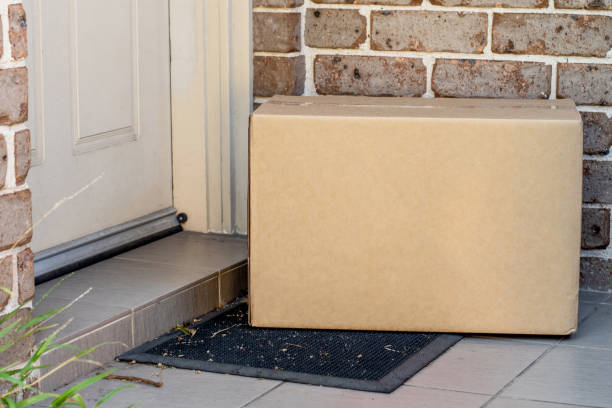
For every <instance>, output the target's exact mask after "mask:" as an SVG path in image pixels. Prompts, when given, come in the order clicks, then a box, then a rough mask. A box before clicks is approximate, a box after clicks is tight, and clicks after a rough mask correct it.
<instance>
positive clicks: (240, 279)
mask: <svg viewBox="0 0 612 408" xmlns="http://www.w3.org/2000/svg"><path fill="white" fill-rule="evenodd" d="M248 287H249V266H248V265H247V264H246V263H244V264H242V265H240V266H238V267H236V268H232V269H230V270H228V271H225V272H221V273H220V274H219V305H220V306H221V305H226V304H228V303H230V302H231V301H233V300H234V299H236V298H237V297H238V296H241V295H244V294H246V293H247V290H248Z"/></svg>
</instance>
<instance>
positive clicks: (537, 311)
mask: <svg viewBox="0 0 612 408" xmlns="http://www.w3.org/2000/svg"><path fill="white" fill-rule="evenodd" d="M255 123H256V127H254V129H253V130H254V131H253V134H252V143H251V152H250V154H251V218H250V220H251V221H250V222H251V231H250V239H251V246H250V248H251V249H250V250H251V254H250V262H251V278H252V279H251V287H250V294H251V307H253V306H254V308H252V309H251V310H252V315H251V319H252V323H253V324H254V325H257V326H268V327H305V328H335V329H373V330H408V331H447V332H481V333H534V334H536V333H538V334H560V333H567V332H568V331H572V330H574V329H575V326H576V314H577V294H578V268H579V251H580V205H581V203H580V201H581V198H580V197H581V172H582V165H581V152H582V141H581V134H580V129H579V128H580V123H579V122H575V121H560V122H540V121H525V122H520V121H503V120H499V121H492V120H486V121H480V120H462V121H461V122H460V123H457V122H456V121H453V120H440V119H437V120H431V119H429V120H428V119H402V118H385V119H380V118H378V119H373V118H370V119H368V118H344V119H343V118H330V117H317V118H312V117H303V118H300V117H283V116H278V117H274V116H261V117H259V118H257V120H256V122H255Z"/></svg>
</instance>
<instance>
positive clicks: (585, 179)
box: [582, 160, 612, 203]
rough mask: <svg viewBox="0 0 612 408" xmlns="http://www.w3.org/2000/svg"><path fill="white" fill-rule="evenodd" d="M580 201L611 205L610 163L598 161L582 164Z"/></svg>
mask: <svg viewBox="0 0 612 408" xmlns="http://www.w3.org/2000/svg"><path fill="white" fill-rule="evenodd" d="M582 201H583V202H585V203H612V162H610V161H599V160H585V161H584V162H583V164H582Z"/></svg>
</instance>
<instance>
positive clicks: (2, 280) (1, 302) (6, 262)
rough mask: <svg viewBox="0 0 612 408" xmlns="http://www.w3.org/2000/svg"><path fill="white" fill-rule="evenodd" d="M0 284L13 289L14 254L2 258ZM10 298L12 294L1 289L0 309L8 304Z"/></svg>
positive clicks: (0, 262) (0, 261)
mask: <svg viewBox="0 0 612 408" xmlns="http://www.w3.org/2000/svg"><path fill="white" fill-rule="evenodd" d="M0 286H4V287H5V288H6V289H8V290H11V291H12V290H13V256H6V257H4V258H2V259H0ZM10 298H11V295H9V294H8V293H6V292H5V291H3V290H0V309H2V308H4V306H6V304H7V303H8V301H9V299H10Z"/></svg>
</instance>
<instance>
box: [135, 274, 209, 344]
mask: <svg viewBox="0 0 612 408" xmlns="http://www.w3.org/2000/svg"><path fill="white" fill-rule="evenodd" d="M218 292H219V290H218V287H217V278H216V277H215V278H212V279H210V280H208V281H205V282H202V283H200V284H198V285H197V286H196V287H194V288H190V289H187V290H185V291H182V292H179V293H176V294H174V295H172V296H169V297H167V298H166V299H163V300H161V301H159V302H156V303H154V304H151V305H149V306H147V307H145V308H142V309H139V310H136V311H135V312H134V344H135V345H137V346H138V345H141V344H143V343H145V342H147V341H149V340H153V339H154V338H155V337H158V336H160V335H162V334H165V333H167V332H169V331H170V330H171V329H172V328H174V327H176V325H177V324H183V322H185V321H188V320H191V319H193V318H195V317H199V316H201V315H203V314H205V313H208V312H210V311H213V310H214V309H215V308H216V307H217V306H218Z"/></svg>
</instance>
